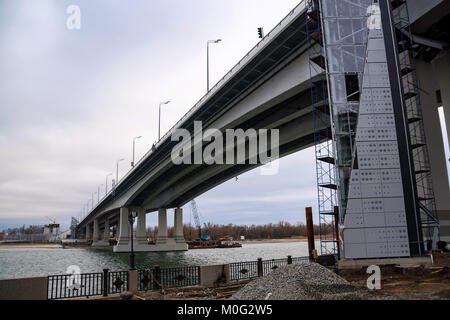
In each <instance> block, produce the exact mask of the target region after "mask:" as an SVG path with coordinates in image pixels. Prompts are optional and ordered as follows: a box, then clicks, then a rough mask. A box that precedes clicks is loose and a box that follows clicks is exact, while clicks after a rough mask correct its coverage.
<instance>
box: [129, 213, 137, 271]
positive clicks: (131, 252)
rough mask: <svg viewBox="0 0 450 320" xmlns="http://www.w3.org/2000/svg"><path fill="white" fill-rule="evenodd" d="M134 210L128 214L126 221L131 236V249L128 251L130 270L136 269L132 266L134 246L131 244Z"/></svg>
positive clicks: (134, 217)
mask: <svg viewBox="0 0 450 320" xmlns="http://www.w3.org/2000/svg"><path fill="white" fill-rule="evenodd" d="M136 216H137V214H136V212H132V213H131V214H130V215H129V216H128V221H129V222H130V238H131V251H130V270H136V268H135V266H134V246H133V226H134V220H135V219H136Z"/></svg>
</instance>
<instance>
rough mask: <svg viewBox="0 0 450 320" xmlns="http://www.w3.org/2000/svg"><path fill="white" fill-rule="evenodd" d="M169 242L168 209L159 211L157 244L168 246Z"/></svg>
mask: <svg viewBox="0 0 450 320" xmlns="http://www.w3.org/2000/svg"><path fill="white" fill-rule="evenodd" d="M167 240H168V234H167V209H159V210H158V236H157V237H156V244H166V243H167Z"/></svg>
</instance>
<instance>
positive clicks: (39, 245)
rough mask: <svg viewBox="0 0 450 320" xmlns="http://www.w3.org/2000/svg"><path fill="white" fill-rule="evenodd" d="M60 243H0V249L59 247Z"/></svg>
mask: <svg viewBox="0 0 450 320" xmlns="http://www.w3.org/2000/svg"><path fill="white" fill-rule="evenodd" d="M61 248H62V246H61V245H60V244H53V243H52V244H43V243H24V244H17V243H12V244H5V243H2V244H0V250H2V249H61Z"/></svg>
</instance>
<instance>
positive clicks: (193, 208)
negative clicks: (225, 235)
mask: <svg viewBox="0 0 450 320" xmlns="http://www.w3.org/2000/svg"><path fill="white" fill-rule="evenodd" d="M191 212H192V215H193V216H194V222H195V226H196V227H197V228H198V236H199V238H200V239H201V240H202V241H208V240H211V237H210V236H209V234H208V233H209V230H208V226H207V225H206V223H204V225H205V232H204V233H202V223H201V221H200V212H199V210H198V206H197V203H196V202H195V200H192V201H191Z"/></svg>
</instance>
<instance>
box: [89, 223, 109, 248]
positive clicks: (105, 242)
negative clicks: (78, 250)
mask: <svg viewBox="0 0 450 320" xmlns="http://www.w3.org/2000/svg"><path fill="white" fill-rule="evenodd" d="M110 231H111V230H110V228H109V219H105V228H104V231H103V234H102V236H101V239H99V240H94V243H93V244H92V246H94V247H109V235H110Z"/></svg>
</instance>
